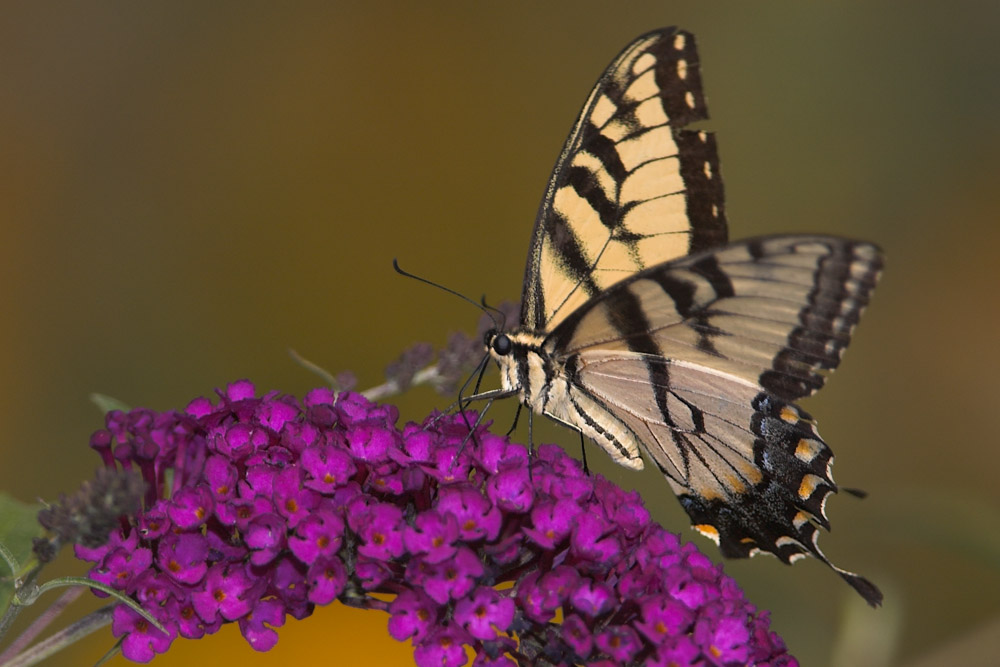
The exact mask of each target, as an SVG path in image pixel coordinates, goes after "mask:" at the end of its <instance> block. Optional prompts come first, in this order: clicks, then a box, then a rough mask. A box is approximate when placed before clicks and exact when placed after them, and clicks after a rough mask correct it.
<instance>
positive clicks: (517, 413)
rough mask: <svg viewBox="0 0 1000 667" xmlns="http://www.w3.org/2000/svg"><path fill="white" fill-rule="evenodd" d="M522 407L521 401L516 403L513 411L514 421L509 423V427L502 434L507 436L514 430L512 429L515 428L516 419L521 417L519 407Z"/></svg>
mask: <svg viewBox="0 0 1000 667" xmlns="http://www.w3.org/2000/svg"><path fill="white" fill-rule="evenodd" d="M523 407H524V404H523V403H518V404H517V412H515V413H514V423H513V424H511V425H510V428H509V429H507V433H505V434H504V435H506V436H507V437H508V438H509V437H510V434H511V433H513V432H514V429H516V428H517V420H518V419H520V418H521V408H523Z"/></svg>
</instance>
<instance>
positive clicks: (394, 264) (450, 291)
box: [392, 257, 500, 330]
mask: <svg viewBox="0 0 1000 667" xmlns="http://www.w3.org/2000/svg"><path fill="white" fill-rule="evenodd" d="M392 268H394V269H396V273H398V274H399V275H401V276H406V277H407V278H413V279H414V280H418V281H420V282H422V283H424V284H426V285H430V286H431V287H436V288H438V289H439V290H442V291H445V292H447V293H448V294H452V295H454V296H457V297H458V298H459V299H462V300H463V301H467V302H468V303H471V304H472V305H473V306H475V307H476V308H478V309H479V310H481V311H483V312H484V313H486V315H487V317H489V318H490V320H491V321H492V322H493V326H494V327H495V328H497V329H498V330H499V329H500V327H498V326H497V320H496V318H495V317H493V314H492V313H491V312H490V311H489V310H488V309H487V308H486V307H485V306H483V305H480V304H478V303H476V302H475V301H473V300H472V299H470V298H469V297H467V296H465V295H464V294H462V293H461V292H456V291H455V290H453V289H451V288H450V287H445V286H444V285H441V284H440V283H436V282H434V281H433V280H428V279H427V278H422V277H420V276H418V275H414V274H412V273H410V272H409V271H404V270H403V269H401V268H400V266H399V262H398V261H397V260H396V258H395V257H393V258H392ZM493 310H496V309H493Z"/></svg>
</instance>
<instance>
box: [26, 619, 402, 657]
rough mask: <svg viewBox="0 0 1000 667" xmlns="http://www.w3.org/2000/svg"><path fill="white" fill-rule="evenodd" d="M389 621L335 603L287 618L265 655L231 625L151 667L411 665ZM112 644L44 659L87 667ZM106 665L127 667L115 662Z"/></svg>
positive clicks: (180, 645) (176, 646)
mask: <svg viewBox="0 0 1000 667" xmlns="http://www.w3.org/2000/svg"><path fill="white" fill-rule="evenodd" d="M388 621H389V615H388V614H387V613H385V612H382V611H372V610H366V609H354V608H351V607H345V606H344V605H342V604H339V603H335V604H332V605H328V606H326V607H318V608H317V609H316V611H315V612H314V613H313V615H312V616H310V617H308V618H306V619H303V620H301V621H297V620H295V619H294V618H288V619H287V620H286V621H285V625H283V626H282V627H280V628H277V631H278V644H277V645H276V646H275V647H274V648H273V649H271V650H270V651H268V652H266V653H258V652H256V651H254V650H253V649H252V648H250V645H249V644H247V643H246V641H245V640H244V639H243V636H242V635H241V634H240V631H239V627H238V626H237V625H236V624H235V623H231V624H228V625H226V626H224V627H223V628H222V629H221V630H220V631H219V632H217V633H216V634H214V635H212V636H211V637H204V638H202V639H178V640H176V641H175V642H174V643H173V644H172V645H171V646H170V649H169V650H168V651H167V652H166V653H164V654H163V655H159V656H157V657H156V658H154V659H153V662H152V663H151V664H153V665H155V666H156V667H173V666H175V665H176V666H183V667H196V666H201V665H211V666H212V667H226V666H227V665H239V666H240V667H258V666H259V667H273V666H274V665H295V664H303V665H306V664H320V665H342V666H345V667H347V666H349V665H383V666H386V667H394V666H396V665H399V666H401V667H402V666H404V665H405V666H407V667H410V666H412V665H413V664H414V662H413V646H412V645H411V644H410V642H409V641H406V642H397V641H396V640H395V639H393V638H392V637H390V636H389V632H388V630H387V623H388ZM113 644H114V638H113V637H112V636H111V629H110V627H108V628H104V629H102V630H99V631H98V632H96V633H95V634H94V635H93V636H91V637H90V638H88V639H87V640H86V641H84V642H81V643H80V644H79V645H77V646H76V647H74V648H73V649H71V650H70V651H66V652H65V653H64V654H62V655H57V656H54V657H53V658H50V660H49V662H48V663H45V664H50V665H92V664H94V663H95V662H96V661H97V660H98V658H100V657H101V655H103V652H104V651H105V650H106V649H107V648H108V647H110V646H112V645H113ZM108 664H109V665H133V664H136V663H132V662H129V661H128V660H125V658H123V657H121V656H118V657H116V658H115V659H114V660H112V661H111V662H110V663H108Z"/></svg>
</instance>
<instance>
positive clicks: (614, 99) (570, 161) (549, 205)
mask: <svg viewBox="0 0 1000 667" xmlns="http://www.w3.org/2000/svg"><path fill="white" fill-rule="evenodd" d="M707 117H708V111H707V108H706V106H705V98H704V94H703V92H702V88H701V75H700V72H699V68H698V56H697V51H696V50H695V43H694V37H693V36H692V35H691V34H690V33H687V32H684V31H681V30H676V29H672V28H668V29H665V30H661V31H656V32H652V33H649V34H647V35H644V36H642V37H640V38H639V39H637V40H636V41H634V42H633V43H632V44H631V45H630V46H629V47H627V48H626V49H625V50H624V51H623V52H622V53H621V55H619V56H618V58H617V59H616V60H615V61H614V62H613V63H612V64H611V66H610V67H608V69H607V70H606V71H605V72H604V74H603V75H602V76H601V78H600V80H599V81H598V84H597V86H596V87H595V88H594V91H593V92H592V93H591V95H590V97H589V98H588V100H587V103H586V104H585V105H584V108H583V111H582V112H581V114H580V116H579V118H578V120H577V122H576V124H575V126H574V127H573V131H572V132H571V133H570V136H569V138H568V139H567V140H566V144H565V145H564V147H563V150H562V153H561V154H560V156H559V161H558V162H557V164H556V168H555V170H554V171H553V174H552V178H551V180H550V182H549V185H548V188H547V189H546V194H545V198H544V200H543V202H542V206H541V209H540V211H539V216H538V220H537V221H536V222H535V229H534V233H533V235H532V241H531V247H530V250H529V254H528V264H527V269H526V273H525V284H524V291H523V294H522V301H521V308H522V310H521V324H522V326H524V327H525V328H528V329H531V330H534V331H542V330H551V329H552V328H553V327H554V326H556V325H557V324H558V323H559V322H560V321H561V320H562V319H564V318H565V317H567V316H568V315H569V314H570V313H572V312H573V311H574V310H575V309H576V308H577V307H578V306H580V305H582V304H583V303H584V302H586V301H587V300H588V299H589V298H591V297H592V296H594V295H595V294H597V293H599V292H600V291H601V290H603V289H605V288H607V287H609V286H610V285H612V284H614V283H616V282H618V281H619V280H621V279H622V278H625V277H628V276H629V275H632V274H633V273H635V272H637V271H641V270H642V269H644V268H646V267H648V266H652V265H654V264H659V263H660V262H664V261H666V260H669V259H672V258H674V257H680V256H683V255H687V254H688V253H690V252H693V251H697V250H700V249H702V248H708V247H712V246H716V245H720V244H722V243H725V241H726V222H725V213H724V211H723V197H722V180H721V177H720V175H719V164H718V156H717V154H716V150H715V139H714V137H713V136H712V135H711V134H709V133H706V132H697V131H693V130H684V129H681V128H683V127H684V126H685V125H687V124H689V123H691V122H694V121H698V120H702V119H705V118H707Z"/></svg>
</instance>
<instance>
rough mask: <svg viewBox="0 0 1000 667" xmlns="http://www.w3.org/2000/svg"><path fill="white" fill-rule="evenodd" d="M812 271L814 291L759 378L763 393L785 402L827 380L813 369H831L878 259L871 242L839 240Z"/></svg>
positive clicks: (875, 273) (878, 266)
mask: <svg viewBox="0 0 1000 667" xmlns="http://www.w3.org/2000/svg"><path fill="white" fill-rule="evenodd" d="M827 247H828V248H829V254H828V255H827V256H826V257H824V258H823V259H821V260H820V261H819V263H818V265H817V267H816V270H815V272H814V274H813V275H814V278H813V288H812V290H811V291H810V292H809V295H808V297H807V301H806V304H805V305H804V306H803V307H802V310H801V311H800V312H799V322H798V325H797V326H796V327H795V328H794V329H792V330H791V331H790V332H789V334H788V340H787V342H786V344H785V348H784V349H783V350H782V351H781V352H780V353H778V355H777V356H776V357H775V358H774V363H773V365H772V367H771V368H770V369H769V370H766V371H764V372H763V373H762V374H761V376H760V379H759V382H760V385H761V386H762V387H764V388H765V389H766V390H768V391H769V392H771V393H772V394H774V395H775V396H779V397H781V398H783V399H785V400H788V401H794V400H796V399H799V398H802V397H804V396H810V395H812V394H814V393H815V392H816V391H818V390H819V389H820V388H821V387H822V386H823V384H824V383H825V381H826V378H825V376H823V375H821V374H819V373H816V372H815V370H817V369H823V370H833V369H835V368H836V367H837V366H838V365H839V364H840V360H841V358H842V357H843V355H844V350H845V349H847V346H848V344H849V343H850V342H851V334H852V333H853V331H854V327H855V325H857V323H858V321H859V319H860V318H861V313H862V311H863V310H864V308H865V306H867V305H868V301H869V299H870V298H871V293H872V290H874V289H875V284H876V283H877V282H878V278H879V275H880V274H881V271H882V264H883V262H882V256H881V253H880V252H879V250H878V248H876V247H875V246H873V245H871V244H870V243H863V242H854V241H846V240H840V242H839V243H829V244H828V246H827Z"/></svg>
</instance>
